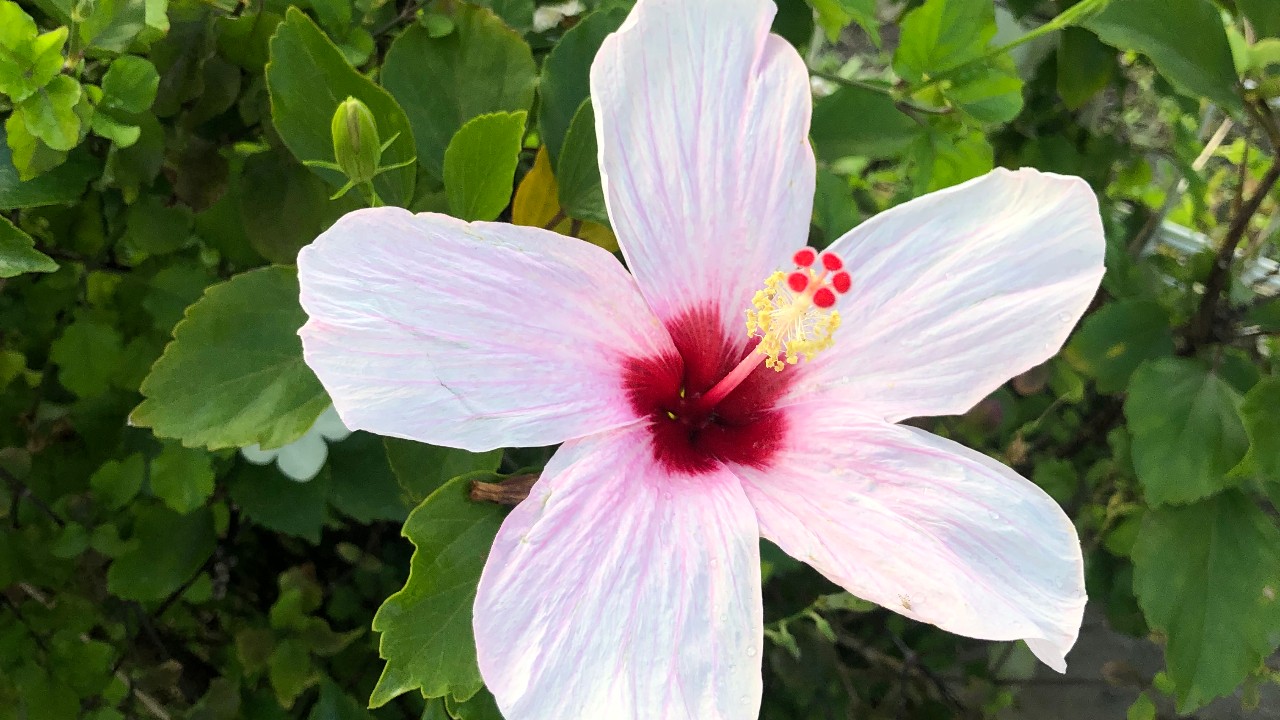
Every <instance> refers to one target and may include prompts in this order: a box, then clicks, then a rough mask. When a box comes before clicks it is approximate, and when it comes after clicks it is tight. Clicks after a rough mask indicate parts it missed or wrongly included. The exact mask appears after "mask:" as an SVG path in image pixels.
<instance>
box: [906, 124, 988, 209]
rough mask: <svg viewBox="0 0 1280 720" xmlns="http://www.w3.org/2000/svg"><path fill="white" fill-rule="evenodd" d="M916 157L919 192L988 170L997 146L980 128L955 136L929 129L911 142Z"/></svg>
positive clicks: (934, 188)
mask: <svg viewBox="0 0 1280 720" xmlns="http://www.w3.org/2000/svg"><path fill="white" fill-rule="evenodd" d="M910 157H911V158H912V159H913V160H914V161H915V163H916V168H917V171H916V172H915V173H914V180H915V182H914V188H915V193H916V194H917V195H923V194H924V193H926V192H933V191H934V190H941V189H942V188H945V187H951V186H952V185H958V184H960V183H962V182H964V181H965V180H970V179H973V178H976V177H978V176H979V175H982V174H984V173H986V172H989V171H990V170H991V168H992V167H994V166H995V150H994V149H992V147H991V143H989V142H987V139H986V137H984V136H983V135H982V133H980V132H974V131H970V132H968V133H966V134H963V135H959V136H956V135H955V134H954V133H942V132H937V131H935V130H930V131H929V132H928V133H926V134H924V135H921V136H920V137H918V138H916V140H915V141H913V142H912V144H911V151H910Z"/></svg>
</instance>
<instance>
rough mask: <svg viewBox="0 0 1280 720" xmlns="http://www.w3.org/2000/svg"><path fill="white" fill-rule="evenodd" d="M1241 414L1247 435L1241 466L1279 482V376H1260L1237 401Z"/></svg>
mask: <svg viewBox="0 0 1280 720" xmlns="http://www.w3.org/2000/svg"><path fill="white" fill-rule="evenodd" d="M1240 417H1241V418H1242V419H1243V420H1244V429H1245V432H1246V433H1247V434H1248V435H1249V453H1248V455H1246V456H1245V459H1244V463H1242V464H1243V465H1244V466H1246V467H1248V468H1251V469H1252V470H1253V471H1254V472H1255V473H1257V474H1258V475H1261V476H1262V477H1263V478H1264V479H1266V480H1269V481H1271V482H1276V483H1280V378H1278V377H1274V376H1273V377H1268V378H1263V380H1262V381H1261V382H1259V383H1258V384H1257V385H1254V386H1253V389H1251V390H1250V391H1249V392H1248V393H1247V394H1245V396H1244V401H1243V402H1241V403H1240Z"/></svg>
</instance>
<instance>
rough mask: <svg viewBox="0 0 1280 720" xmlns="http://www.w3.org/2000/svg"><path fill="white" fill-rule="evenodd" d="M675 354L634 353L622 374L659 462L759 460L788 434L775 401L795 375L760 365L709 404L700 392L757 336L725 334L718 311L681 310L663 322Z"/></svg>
mask: <svg viewBox="0 0 1280 720" xmlns="http://www.w3.org/2000/svg"><path fill="white" fill-rule="evenodd" d="M667 331H668V332H669V333H670V334H671V339H672V341H673V343H674V344H675V347H676V352H675V353H674V354H669V355H663V356H658V357H645V358H632V359H631V360H630V361H629V362H628V363H627V365H626V368H625V378H624V379H625V382H626V387H627V393H628V397H629V398H630V400H631V404H632V407H634V408H635V410H636V412H637V413H639V414H640V415H641V416H642V417H645V418H648V419H649V426H650V430H651V432H652V447H653V454H654V458H655V460H656V461H657V462H658V464H659V466H661V467H663V468H664V469H666V470H667V471H669V472H672V473H678V474H701V473H705V472H709V471H711V470H713V469H714V468H715V467H716V466H717V465H718V464H719V463H721V462H724V463H731V464H740V465H748V466H752V467H764V466H766V465H767V464H768V461H769V459H770V458H771V457H772V456H773V454H774V453H775V452H777V451H778V449H779V448H780V447H781V445H782V442H783V440H784V438H785V436H786V430H787V422H786V416H785V415H784V413H782V412H781V411H779V410H777V409H775V408H774V403H775V402H776V401H777V399H778V398H779V397H780V396H781V395H782V393H783V391H784V390H785V389H786V387H787V385H789V384H790V382H791V380H792V378H793V377H794V376H795V372H794V368H788V369H786V370H784V371H782V372H777V371H774V370H771V369H768V368H766V367H764V365H763V364H762V365H759V366H758V367H756V369H755V370H754V371H752V372H751V374H750V375H748V376H747V378H746V379H745V380H743V381H742V383H741V384H739V385H738V386H737V387H736V388H734V389H733V391H731V392H730V393H729V394H728V395H726V396H725V397H724V398H723V399H721V400H720V401H719V402H716V403H715V404H714V405H712V406H711V407H705V405H706V403H699V402H698V399H699V398H700V397H702V395H703V394H704V393H706V392H707V391H708V390H710V389H711V388H712V387H713V386H714V385H715V384H716V383H717V382H719V381H720V379H721V378H723V377H725V375H727V374H728V373H729V372H730V371H731V370H733V369H734V368H735V367H737V365H738V364H739V362H741V361H742V359H743V358H744V357H746V355H747V354H748V353H750V352H752V350H753V348H754V347H755V345H756V343H758V342H759V340H758V339H752V340H751V341H750V342H748V340H747V338H746V337H745V334H744V336H740V337H728V336H726V335H725V332H724V329H723V324H722V323H721V321H720V317H719V314H718V311H716V310H714V309H700V310H693V311H690V312H686V313H685V314H683V315H681V316H680V317H677V318H676V319H674V320H672V321H670V322H668V323H667Z"/></svg>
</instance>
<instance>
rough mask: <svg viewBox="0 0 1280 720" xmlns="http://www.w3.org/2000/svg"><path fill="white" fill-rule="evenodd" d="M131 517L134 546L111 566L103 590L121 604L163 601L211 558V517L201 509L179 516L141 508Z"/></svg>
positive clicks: (164, 509) (212, 538)
mask: <svg viewBox="0 0 1280 720" xmlns="http://www.w3.org/2000/svg"><path fill="white" fill-rule="evenodd" d="M135 517H136V519H135V520H134V526H133V539H134V540H136V541H137V542H138V546H137V547H136V548H135V549H134V550H132V551H130V552H128V553H125V554H124V555H122V556H120V557H119V558H117V559H116V561H115V562H113V563H111V568H110V569H109V570H108V571H107V590H108V591H110V592H111V594H113V595H115V596H117V597H120V598H124V599H125V600H142V601H149V600H162V599H164V598H165V597H166V596H167V595H169V593H172V592H173V591H175V590H177V589H178V588H179V587H180V586H181V585H182V583H184V582H186V581H187V580H189V579H191V576H192V575H194V574H195V573H196V571H198V570H199V569H200V568H201V566H203V565H204V561H205V560H206V559H207V558H208V557H209V556H210V555H211V554H213V546H214V540H215V537H214V532H213V513H212V512H211V511H210V510H209V509H208V508H201V509H199V510H197V511H195V512H193V513H190V514H187V515H179V514H178V513H175V512H173V511H172V510H169V509H167V508H164V507H153V506H144V507H142V508H139V509H138V511H137V513H136V516H135Z"/></svg>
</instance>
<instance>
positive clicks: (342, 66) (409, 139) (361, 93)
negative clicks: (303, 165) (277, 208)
mask: <svg viewBox="0 0 1280 720" xmlns="http://www.w3.org/2000/svg"><path fill="white" fill-rule="evenodd" d="M266 74H267V89H268V91H269V93H270V96H271V119H272V121H273V122H274V124H275V127H276V130H278V131H279V132H280V137H281V139H283V140H284V144H285V145H286V146H287V147H288V148H289V150H290V152H292V153H293V154H294V157H296V158H298V160H300V161H307V160H316V161H324V162H333V160H334V157H333V137H332V135H331V134H330V130H329V128H330V121H331V120H332V119H333V114H334V112H335V111H336V110H337V109H338V104H339V103H341V102H342V101H343V100H346V99H347V98H348V97H354V98H356V99H358V100H360V101H361V102H363V103H364V104H365V105H368V106H369V109H370V110H372V111H373V116H374V119H375V120H376V121H377V123H378V136H379V137H380V138H381V139H382V142H383V143H385V142H387V141H388V140H391V138H392V137H395V141H394V142H392V143H391V145H390V146H389V147H388V148H387V149H386V150H385V151H384V152H383V153H382V163H383V165H384V166H391V165H398V164H400V163H408V162H409V161H410V160H412V159H413V158H414V156H415V153H416V151H415V149H414V140H413V137H414V135H413V128H411V127H410V125H409V118H408V117H406V116H405V112H404V110H401V109H400V105H399V104H397V103H396V101H395V99H394V98H392V97H391V95H390V94H388V93H387V91H386V90H383V89H382V88H380V87H378V86H377V85H375V84H373V82H371V81H370V80H369V79H368V78H366V77H365V76H363V75H361V74H360V73H358V72H356V70H355V68H353V67H351V65H349V64H348V63H347V60H346V58H344V57H343V55H342V51H340V50H339V49H338V48H337V47H336V46H335V45H334V44H333V43H332V42H331V41H330V40H329V38H327V37H325V35H324V33H322V32H321V31H320V28H318V27H316V25H315V23H313V22H311V20H310V19H309V18H308V17H307V16H306V15H304V14H303V13H302V11H300V10H298V9H297V8H289V11H288V12H287V13H286V14H285V19H284V22H282V23H280V26H279V28H278V29H277V30H276V34H275V36H274V37H273V38H271V61H270V62H269V63H267V69H266ZM423 77H427V76H419V77H418V78H417V80H418V81H419V82H421V81H422V78H423ZM311 170H312V171H313V172H315V173H316V174H318V175H319V176H320V177H322V178H324V179H325V180H326V181H327V182H328V183H329V184H330V185H332V186H334V187H335V188H339V187H342V186H343V185H345V184H346V182H347V180H346V177H345V176H344V175H343V174H342V173H341V172H338V171H337V170H329V169H325V168H320V167H313V168H311ZM415 177H416V176H415V172H414V168H413V165H412V163H410V164H409V165H407V166H405V167H401V168H398V169H396V170H389V171H387V172H384V173H382V174H380V175H378V177H376V178H374V181H373V185H374V188H375V189H376V190H377V192H378V195H379V196H380V197H381V198H382V200H383V201H384V202H386V203H388V204H391V205H401V206H403V205H407V204H408V203H409V201H410V200H412V199H413V186H414V179H415Z"/></svg>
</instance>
